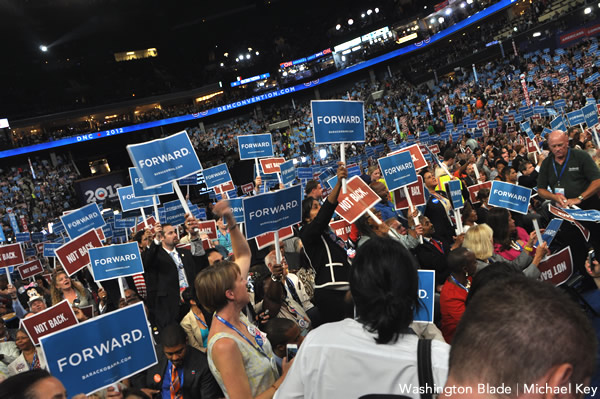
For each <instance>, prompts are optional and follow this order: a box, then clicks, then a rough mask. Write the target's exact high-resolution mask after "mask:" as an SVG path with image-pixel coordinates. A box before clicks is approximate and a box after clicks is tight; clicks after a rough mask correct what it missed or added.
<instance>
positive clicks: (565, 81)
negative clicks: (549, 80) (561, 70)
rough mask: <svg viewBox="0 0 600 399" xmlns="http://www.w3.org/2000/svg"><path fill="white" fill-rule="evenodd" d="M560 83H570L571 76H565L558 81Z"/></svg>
mask: <svg viewBox="0 0 600 399" xmlns="http://www.w3.org/2000/svg"><path fill="white" fill-rule="evenodd" d="M558 81H559V82H560V83H569V76H563V77H562V78H560V79H558Z"/></svg>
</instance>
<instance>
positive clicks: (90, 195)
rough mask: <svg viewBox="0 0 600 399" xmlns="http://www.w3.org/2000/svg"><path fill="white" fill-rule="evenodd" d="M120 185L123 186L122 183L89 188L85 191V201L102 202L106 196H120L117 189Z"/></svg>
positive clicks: (87, 202) (88, 202)
mask: <svg viewBox="0 0 600 399" xmlns="http://www.w3.org/2000/svg"><path fill="white" fill-rule="evenodd" d="M119 187H123V185H122V184H120V183H115V184H109V185H108V186H106V187H98V188H97V189H95V190H87V191H85V192H84V193H83V195H84V196H85V197H86V199H85V203H86V204H90V203H92V202H102V201H104V200H105V199H106V198H116V197H118V194H117V189H118V188H119Z"/></svg>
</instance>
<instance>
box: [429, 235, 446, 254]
mask: <svg viewBox="0 0 600 399" xmlns="http://www.w3.org/2000/svg"><path fill="white" fill-rule="evenodd" d="M431 243H432V244H433V246H434V247H436V248H437V250H438V251H440V252H441V253H444V250H443V249H442V246H441V245H440V243H439V242H437V240H434V239H433V238H432V239H431Z"/></svg>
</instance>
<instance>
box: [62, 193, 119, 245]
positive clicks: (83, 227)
mask: <svg viewBox="0 0 600 399" xmlns="http://www.w3.org/2000/svg"><path fill="white" fill-rule="evenodd" d="M119 190H120V189H119ZM60 220H61V221H62V222H63V225H64V226H65V229H66V230H67V234H68V235H69V238H70V239H73V238H75V237H79V236H80V235H82V234H83V233H85V232H87V231H88V230H91V229H97V228H98V227H102V226H104V225H105V224H106V223H105V222H104V219H103V218H102V214H101V213H100V209H99V208H98V204H96V203H95V202H92V203H90V204H88V205H86V206H84V207H81V208H79V209H77V210H75V211H73V212H71V213H69V214H68V215H64V216H61V217H60Z"/></svg>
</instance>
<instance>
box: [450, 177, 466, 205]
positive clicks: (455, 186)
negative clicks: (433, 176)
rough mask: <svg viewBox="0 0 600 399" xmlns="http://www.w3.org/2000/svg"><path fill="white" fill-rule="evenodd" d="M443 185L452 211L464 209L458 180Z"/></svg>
mask: <svg viewBox="0 0 600 399" xmlns="http://www.w3.org/2000/svg"><path fill="white" fill-rule="evenodd" d="M445 184H446V192H447V193H450V202H451V203H452V209H460V208H462V207H464V206H465V204H464V202H463V197H462V191H461V186H460V180H450V181H448V182H446V183H445Z"/></svg>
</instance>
